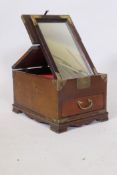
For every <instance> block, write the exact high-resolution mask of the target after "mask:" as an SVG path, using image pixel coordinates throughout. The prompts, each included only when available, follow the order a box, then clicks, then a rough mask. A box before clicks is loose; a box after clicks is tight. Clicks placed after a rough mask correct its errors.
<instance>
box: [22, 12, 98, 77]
mask: <svg viewBox="0 0 117 175" xmlns="http://www.w3.org/2000/svg"><path fill="white" fill-rule="evenodd" d="M22 19H23V22H24V24H25V26H26V29H27V31H28V33H29V36H30V38H31V41H32V43H33V44H40V47H41V49H42V52H43V54H44V56H45V59H46V61H47V62H48V65H49V66H50V69H51V71H52V73H53V74H54V76H55V77H56V78H58V77H59V78H61V79H73V78H80V77H86V76H91V75H94V74H96V71H95V67H94V65H93V63H92V61H91V59H90V57H89V55H88V53H87V51H86V49H85V47H84V45H83V43H82V41H81V39H80V36H79V34H78V32H77V31H76V29H75V27H74V25H73V22H72V20H71V18H70V17H69V16H68V15H63V16H58V15H22Z"/></svg>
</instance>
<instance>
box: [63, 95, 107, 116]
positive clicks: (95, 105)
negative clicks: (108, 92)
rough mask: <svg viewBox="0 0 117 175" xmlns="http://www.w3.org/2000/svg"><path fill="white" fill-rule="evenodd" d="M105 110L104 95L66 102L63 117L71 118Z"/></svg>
mask: <svg viewBox="0 0 117 175" xmlns="http://www.w3.org/2000/svg"><path fill="white" fill-rule="evenodd" d="M103 108H104V96H103V94H100V95H94V96H87V97H81V98H77V99H73V100H70V101H67V102H64V103H63V105H62V116H63V117H65V116H70V115H75V114H80V113H86V112H89V111H95V110H100V109H103Z"/></svg>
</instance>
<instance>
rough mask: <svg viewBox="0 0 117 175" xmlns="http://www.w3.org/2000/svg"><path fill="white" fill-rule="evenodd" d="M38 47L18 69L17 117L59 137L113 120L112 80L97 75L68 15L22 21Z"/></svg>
mask: <svg viewBox="0 0 117 175" xmlns="http://www.w3.org/2000/svg"><path fill="white" fill-rule="evenodd" d="M22 19H23V22H24V24H25V26H26V29H27V31H28V33H29V36H30V38H31V41H32V43H33V46H32V47H31V48H30V49H29V50H28V51H27V52H26V53H25V54H24V55H23V56H22V57H21V58H20V59H19V60H18V61H17V62H16V63H15V64H14V65H13V67H12V69H13V87H14V104H13V111H14V112H16V113H22V112H23V113H25V114H26V115H27V116H29V117H30V118H33V119H35V120H37V121H39V122H42V123H48V124H49V125H50V128H51V129H52V130H53V131H55V132H63V131H66V130H67V128H68V127H69V126H80V125H83V124H88V123H90V122H92V121H93V120H97V121H105V120H107V119H108V113H107V110H106V95H107V75H106V74H99V73H98V72H97V71H96V68H95V67H94V65H93V63H92V61H91V59H90V57H89V55H88V53H87V51H86V49H85V47H84V45H83V43H82V41H81V39H80V36H79V34H78V32H77V31H76V29H75V27H74V25H73V22H72V20H71V18H70V17H69V16H68V15H63V16H58V15H23V16H22Z"/></svg>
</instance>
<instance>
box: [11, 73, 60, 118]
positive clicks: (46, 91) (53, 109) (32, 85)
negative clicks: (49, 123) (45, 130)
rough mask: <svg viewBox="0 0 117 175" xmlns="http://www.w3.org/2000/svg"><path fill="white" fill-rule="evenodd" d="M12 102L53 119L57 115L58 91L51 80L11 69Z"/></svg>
mask: <svg viewBox="0 0 117 175" xmlns="http://www.w3.org/2000/svg"><path fill="white" fill-rule="evenodd" d="M13 83H14V104H15V105H17V106H22V107H25V108H27V109H30V110H32V111H34V112H36V113H39V114H41V115H42V116H45V118H49V119H54V118H57V117H58V93H57V91H56V87H55V85H54V84H53V83H52V80H50V79H47V78H43V77H40V76H38V75H34V74H29V73H25V72H21V71H13Z"/></svg>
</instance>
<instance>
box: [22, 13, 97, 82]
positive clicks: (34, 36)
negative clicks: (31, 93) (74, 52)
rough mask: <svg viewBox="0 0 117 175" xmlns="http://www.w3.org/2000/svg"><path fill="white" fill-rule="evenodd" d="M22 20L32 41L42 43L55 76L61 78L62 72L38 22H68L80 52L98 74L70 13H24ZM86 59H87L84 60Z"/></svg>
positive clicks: (41, 45) (43, 50)
mask: <svg viewBox="0 0 117 175" xmlns="http://www.w3.org/2000/svg"><path fill="white" fill-rule="evenodd" d="M22 20H23V22H24V24H25V27H26V29H27V31H28V33H29V36H30V38H31V41H32V43H33V44H40V47H41V49H42V52H43V54H44V56H45V58H46V60H47V62H48V64H49V66H50V69H51V71H52V73H53V75H54V78H57V79H58V78H61V77H60V73H59V71H58V69H57V66H56V64H55V62H54V59H53V57H52V54H51V52H50V50H49V48H48V46H47V43H46V41H45V39H44V36H43V34H42V32H41V30H40V28H39V25H38V23H39V22H58V23H59V22H66V23H67V24H68V25H69V27H70V29H71V32H72V34H73V37H74V39H75V41H76V45H77V46H78V47H79V52H80V54H81V55H82V53H83V55H84V57H85V58H84V57H83V56H82V58H83V59H86V61H87V62H88V64H89V66H90V68H91V70H92V72H93V73H94V75H97V71H96V68H95V67H94V64H93V63H92V61H91V59H90V57H89V55H88V53H87V51H86V49H85V47H84V45H83V43H82V40H81V38H80V36H79V34H78V32H77V30H76V28H75V26H74V24H73V22H72V20H71V18H70V16H69V15H62V16H61V15H22ZM84 61H85V60H84Z"/></svg>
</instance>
